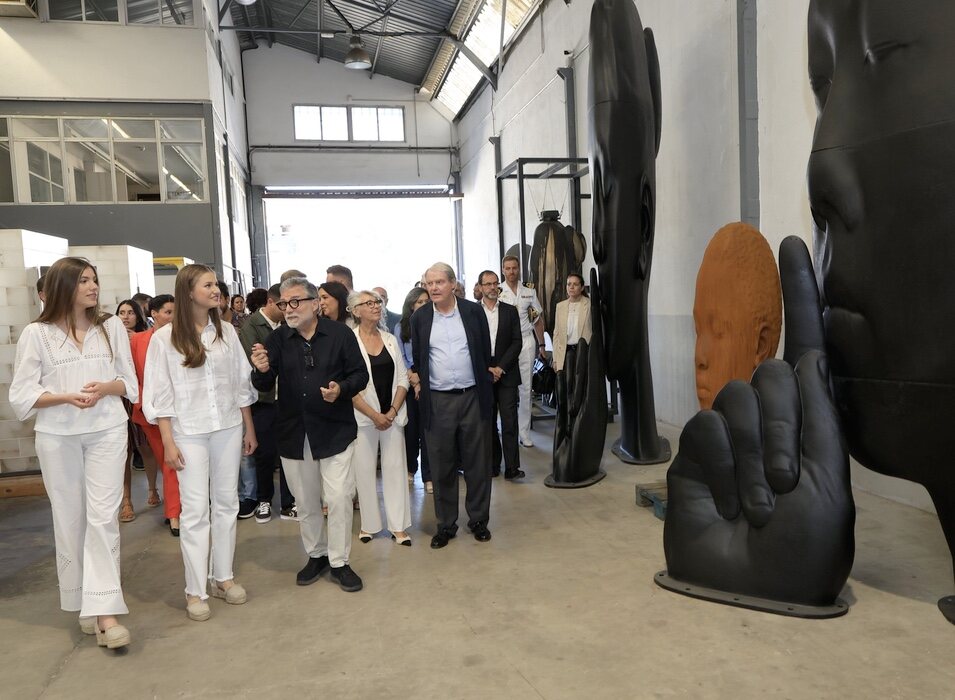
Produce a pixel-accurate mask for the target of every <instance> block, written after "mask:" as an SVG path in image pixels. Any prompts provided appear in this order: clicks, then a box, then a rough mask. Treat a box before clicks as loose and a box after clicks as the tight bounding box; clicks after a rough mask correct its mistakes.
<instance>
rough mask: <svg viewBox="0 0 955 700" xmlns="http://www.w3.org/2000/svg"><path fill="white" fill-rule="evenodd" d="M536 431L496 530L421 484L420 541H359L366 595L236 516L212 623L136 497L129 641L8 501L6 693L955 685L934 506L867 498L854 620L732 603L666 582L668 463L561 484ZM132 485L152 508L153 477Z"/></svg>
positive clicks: (871, 692) (1, 625)
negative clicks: (230, 569) (115, 648)
mask: <svg viewBox="0 0 955 700" xmlns="http://www.w3.org/2000/svg"><path fill="white" fill-rule="evenodd" d="M541 430H542V431H549V430H550V425H549V424H547V423H544V424H542V427H541ZM662 430H663V432H664V434H665V435H667V437H669V438H670V439H671V442H672V444H673V445H674V446H676V444H677V438H678V433H677V432H676V431H674V430H672V429H667V428H666V427H663V428H662ZM616 431H617V427H616V426H611V427H610V433H609V435H608V442H607V444H608V445H609V444H610V440H611V439H612V438H613V437H614V436H615V435H616ZM534 437H535V440H536V441H537V443H538V447H535V448H534V449H531V450H526V449H525V450H522V459H523V463H524V469H525V471H527V472H528V475H529V478H528V479H527V480H526V481H524V482H523V483H519V484H517V483H515V484H510V483H504V482H503V481H501V480H495V482H494V491H493V504H492V519H491V523H490V528H491V530H492V532H493V539H492V541H491V542H490V543H487V544H481V543H478V542H475V541H474V539H473V538H472V537H470V536H469V535H467V533H466V531H465V530H464V528H463V522H464V521H463V518H462V530H461V531H460V532H459V536H458V538H457V539H456V540H453V541H452V542H451V544H450V545H449V546H448V547H447V548H446V549H443V550H440V551H432V550H431V549H430V548H429V547H428V542H429V540H430V535H431V533H432V532H433V526H434V512H433V510H432V504H431V502H430V497H428V496H426V495H425V494H424V490H423V487H422V485H421V484H420V483H417V482H416V483H415V486H414V490H413V498H412V508H413V520H414V523H415V525H414V528H413V529H412V536H413V537H414V546H412V547H411V548H410V549H409V548H406V547H396V546H395V545H394V544H393V543H392V542H391V540H390V539H389V538H387V537H386V536H384V535H381V536H379V537H378V538H377V539H375V540H373V541H372V542H371V543H370V544H361V543H360V542H358V540H357V537H356V539H355V544H354V546H353V550H352V561H351V563H352V565H353V568H354V569H355V570H356V571H357V572H358V573H359V574H360V575H361V576H362V577H363V578H364V582H365V590H364V591H362V592H360V593H345V592H343V591H341V590H340V589H339V588H338V587H337V586H335V585H333V584H331V583H330V582H329V581H328V578H327V577H324V578H323V579H322V580H320V581H319V582H317V583H315V584H314V585H312V586H309V587H304V588H300V587H297V586H295V584H294V578H295V572H296V571H297V570H298V569H299V568H300V567H301V566H302V565H303V564H304V562H305V557H304V555H303V553H302V550H301V541H300V540H299V537H298V529H297V524H296V523H293V522H284V521H279V520H277V519H276V520H273V521H272V522H271V523H268V524H265V525H259V524H257V523H256V522H255V521H254V520H247V521H243V522H240V523H239V525H238V531H239V542H238V546H237V552H236V572H237V579H238V580H239V581H241V582H242V583H243V584H244V585H245V586H246V588H247V589H248V591H249V602H248V603H247V604H246V605H243V606H239V607H230V606H227V605H226V604H225V603H224V602H222V601H210V603H211V606H212V610H213V616H212V619H211V620H210V621H208V622H202V623H197V622H190V621H189V620H188V619H187V618H186V615H185V612H184V602H183V596H182V588H183V581H182V561H181V558H180V555H179V547H178V542H177V541H176V540H175V539H173V538H172V537H170V536H169V534H168V532H167V531H166V530H165V528H164V527H162V526H161V517H162V516H161V514H160V513H159V512H158V511H150V510H146V509H143V508H139V509H138V511H137V512H138V514H139V517H138V519H137V520H136V521H135V522H134V523H131V524H129V525H124V526H123V528H122V532H123V578H124V589H125V593H126V600H127V603H128V604H129V607H130V610H131V614H130V616H129V617H128V618H127V619H126V620H125V622H126V624H127V625H128V627H129V628H130V630H131V632H132V635H133V644H132V645H131V647H129V649H128V650H127V651H124V652H119V653H116V652H109V651H106V650H104V649H100V648H98V647H97V646H96V643H95V641H94V639H93V638H91V637H85V636H84V635H82V634H81V633H80V630H79V628H78V626H77V624H76V616H75V614H71V613H65V612H61V611H59V610H58V607H57V603H58V596H57V592H56V573H55V569H54V561H53V550H52V533H51V519H50V514H49V506H48V505H47V503H46V502H45V500H44V499H36V498H30V499H18V500H6V501H0V669H2V675H0V698H3V699H4V700H8V699H9V700H20V699H21V698H39V697H42V698H44V699H51V700H52V699H53V698H73V699H77V700H79V699H82V698H126V699H129V698H133V699H135V698H147V697H155V698H237V697H238V698H245V697H301V698H312V697H336V698H381V697H388V698H548V699H550V698H588V699H590V700H593V699H596V698H654V697H674V696H677V697H691V698H757V697H758V698H763V697H779V698H829V697H832V698H846V697H849V698H876V697H878V698H952V697H955V662H953V659H955V656H953V650H955V627H953V626H952V625H950V624H949V623H947V622H946V621H945V620H944V619H943V618H942V616H941V615H940V614H939V613H938V611H937V609H936V607H935V601H936V599H937V598H938V597H939V596H940V595H943V594H948V593H951V592H952V589H953V584H952V569H951V561H950V558H949V554H948V549H947V547H946V546H945V543H944V540H943V537H942V534H941V531H940V528H939V526H938V521H937V519H936V518H935V517H934V516H931V515H929V514H926V513H924V512H922V511H918V510H915V509H913V508H909V507H905V506H901V505H897V504H895V503H892V502H889V501H886V500H883V499H880V498H876V497H873V496H870V495H868V494H864V493H857V494H856V499H857V500H856V504H857V508H858V523H857V528H856V542H857V544H856V562H855V568H854V569H853V572H852V578H851V579H850V580H849V583H848V585H847V586H846V589H845V591H844V592H843V597H844V598H845V599H846V600H847V601H848V602H850V603H851V604H852V607H851V609H850V611H849V614H848V615H846V616H845V617H842V618H838V619H835V620H828V621H807V620H799V619H792V618H785V617H778V616H774V615H768V614H763V613H757V612H752V611H747V610H741V609H736V608H729V607H724V606H720V605H714V604H710V603H705V602H701V601H697V600H693V599H690V598H685V597H682V596H677V595H674V594H672V593H668V592H666V591H664V590H662V589H660V588H658V587H657V586H656V585H654V583H653V580H652V579H653V575H654V573H655V572H656V571H658V570H660V569H662V568H663V567H664V560H663V550H662V546H661V540H662V533H663V523H662V522H661V521H659V520H657V519H656V518H654V517H653V514H652V511H650V510H648V509H644V508H638V507H636V506H635V505H634V484H635V483H637V482H644V481H650V480H654V479H658V478H663V475H664V473H665V466H659V467H653V468H635V467H631V466H627V465H624V464H622V463H620V462H618V461H617V460H616V459H615V458H614V457H612V456H609V457H608V458H607V459H606V460H605V462H604V466H605V468H606V469H607V472H608V476H607V478H606V479H604V481H602V482H601V483H599V484H598V485H596V486H594V487H591V488H589V489H582V490H567V491H565V490H553V489H548V488H545V487H544V486H543V484H542V481H543V478H544V477H545V476H546V475H547V474H548V473H549V471H550V469H549V439H550V438H549V435H546V434H545V433H544V432H539V433H535V436H534ZM544 446H548V447H544ZM135 486H136V489H137V490H136V492H135V496H136V503H137V505H138V504H141V503H142V502H143V500H144V497H145V487H144V477H143V475H142V474H141V473H136V477H135ZM462 511H463V508H462ZM354 528H355V533H356V534H357V532H358V519H357V518H356V520H355V525H354Z"/></svg>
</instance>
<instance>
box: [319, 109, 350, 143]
mask: <svg viewBox="0 0 955 700" xmlns="http://www.w3.org/2000/svg"><path fill="white" fill-rule="evenodd" d="M322 140H324V141H347V140H348V110H347V109H346V108H345V107H322Z"/></svg>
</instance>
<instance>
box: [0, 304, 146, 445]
mask: <svg viewBox="0 0 955 700" xmlns="http://www.w3.org/2000/svg"><path fill="white" fill-rule="evenodd" d="M103 328H105V329H106V333H107V336H108V338H107V337H104V335H103ZM114 379H119V380H122V382H123V384H125V385H126V398H127V399H129V400H130V401H131V402H133V403H135V402H136V400H137V399H138V398H139V382H138V381H137V380H136V369H135V367H133V357H132V354H131V353H130V351H129V335H128V334H127V333H126V328H125V326H123V322H122V321H120V320H119V319H118V318H117V317H116V316H111V317H110V318H108V319H106V321H104V322H103V325H102V326H92V327H91V328H90V329H89V330H88V331H87V332H86V336H85V337H84V338H83V349H82V351H81V350H79V349H77V347H76V345H74V344H73V341H72V340H70V339H68V338H67V336H66V334H65V333H64V332H63V331H61V330H60V329H59V328H58V327H57V326H55V325H53V324H50V323H31V324H30V325H28V326H27V327H26V328H24V329H23V333H21V334H20V340H19V341H18V342H17V354H16V360H14V364H13V380H12V381H11V384H10V405H11V406H12V407H13V410H14V412H15V413H16V416H17V419H18V420H21V421H23V420H27V419H28V418H30V417H31V416H34V415H35V416H36V425H35V428H34V429H35V430H36V431H37V432H38V433H51V434H53V435H81V434H84V433H95V432H97V431H100V430H106V429H107V428H113V427H116V426H117V425H121V424H123V423H125V422H126V421H127V420H128V418H129V416H127V415H126V409H125V408H124V407H123V401H122V399H121V398H120V397H119V396H104V397H103V398H102V399H100V400H99V401H98V402H97V403H96V405H95V406H93V407H92V408H79V407H77V406H73V405H70V404H61V405H59V406H49V407H47V408H42V409H36V408H34V407H33V404H35V403H36V402H37V399H39V398H40V396H41V395H43V394H45V393H47V392H49V393H51V394H73V393H78V392H80V391H81V390H82V389H83V387H84V386H86V385H87V384H89V383H90V382H110V381H113V380H114Z"/></svg>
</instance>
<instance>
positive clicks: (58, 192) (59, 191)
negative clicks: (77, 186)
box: [50, 185, 63, 202]
mask: <svg viewBox="0 0 955 700" xmlns="http://www.w3.org/2000/svg"><path fill="white" fill-rule="evenodd" d="M51 191H52V193H53V194H52V196H51V198H50V200H51V201H53V202H62V201H63V187H61V186H60V185H53V186H52V190H51Z"/></svg>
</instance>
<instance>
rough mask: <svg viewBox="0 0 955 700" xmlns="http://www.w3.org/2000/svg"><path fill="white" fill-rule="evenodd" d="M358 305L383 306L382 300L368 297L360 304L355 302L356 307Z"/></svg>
mask: <svg viewBox="0 0 955 700" xmlns="http://www.w3.org/2000/svg"><path fill="white" fill-rule="evenodd" d="M359 306H384V302H383V301H382V300H381V299H369V300H368V301H363V302H361V303H360V304H355V308H356V309H357V308H358V307H359Z"/></svg>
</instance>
